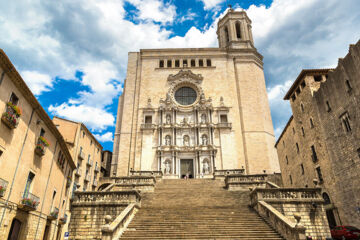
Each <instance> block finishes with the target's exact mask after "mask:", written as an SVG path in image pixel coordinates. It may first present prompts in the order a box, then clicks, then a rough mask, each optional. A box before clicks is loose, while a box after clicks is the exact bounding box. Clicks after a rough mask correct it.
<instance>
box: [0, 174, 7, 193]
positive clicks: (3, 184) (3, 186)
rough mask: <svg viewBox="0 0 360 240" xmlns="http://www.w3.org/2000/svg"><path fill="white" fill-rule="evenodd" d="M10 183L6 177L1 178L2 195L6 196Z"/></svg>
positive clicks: (0, 189)
mask: <svg viewBox="0 0 360 240" xmlns="http://www.w3.org/2000/svg"><path fill="white" fill-rule="evenodd" d="M8 184H9V182H8V181H5V180H4V179H2V178H0V197H3V196H5V192H6V189H7V186H8Z"/></svg>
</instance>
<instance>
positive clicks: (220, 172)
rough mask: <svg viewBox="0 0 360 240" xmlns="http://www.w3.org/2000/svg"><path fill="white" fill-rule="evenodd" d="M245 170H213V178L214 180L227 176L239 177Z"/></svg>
mask: <svg viewBox="0 0 360 240" xmlns="http://www.w3.org/2000/svg"><path fill="white" fill-rule="evenodd" d="M244 172H245V169H243V168H241V169H224V170H215V171H214V178H215V179H225V177H226V176H228V175H241V174H244Z"/></svg>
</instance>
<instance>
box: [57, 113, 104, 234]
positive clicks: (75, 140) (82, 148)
mask: <svg viewBox="0 0 360 240" xmlns="http://www.w3.org/2000/svg"><path fill="white" fill-rule="evenodd" d="M53 122H54V124H55V125H56V126H57V128H58V129H59V131H60V133H61V134H62V135H63V137H64V140H65V141H66V144H67V146H68V148H69V151H70V153H71V156H72V157H73V159H74V160H75V163H76V170H75V172H74V173H73V179H74V183H73V185H72V186H71V195H73V192H74V191H76V190H77V189H79V190H81V191H95V190H97V189H98V187H99V179H100V175H101V174H100V168H101V163H102V146H101V144H100V143H99V142H98V141H97V140H96V138H95V137H94V136H93V135H92V133H91V132H90V131H89V130H88V128H87V127H86V126H85V125H84V124H83V123H79V122H74V121H70V120H67V119H62V118H59V117H54V118H53ZM66 213H67V215H68V217H69V218H70V217H71V212H70V204H69V203H67V205H66ZM68 225H69V222H67V223H66V224H65V225H64V227H63V229H62V231H63V232H62V236H64V234H65V232H68Z"/></svg>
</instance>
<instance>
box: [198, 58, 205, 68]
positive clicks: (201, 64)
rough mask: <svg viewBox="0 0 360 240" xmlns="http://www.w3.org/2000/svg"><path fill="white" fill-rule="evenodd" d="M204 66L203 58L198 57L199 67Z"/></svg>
mask: <svg viewBox="0 0 360 240" xmlns="http://www.w3.org/2000/svg"><path fill="white" fill-rule="evenodd" d="M203 66H204V60H202V59H200V60H199V67H203Z"/></svg>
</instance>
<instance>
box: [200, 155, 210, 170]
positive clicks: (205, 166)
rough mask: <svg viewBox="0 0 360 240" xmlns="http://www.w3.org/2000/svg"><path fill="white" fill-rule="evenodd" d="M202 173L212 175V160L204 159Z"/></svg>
mask: <svg viewBox="0 0 360 240" xmlns="http://www.w3.org/2000/svg"><path fill="white" fill-rule="evenodd" d="M201 172H202V173H203V174H210V173H211V167H210V160H209V159H208V158H204V159H203V160H202V163H201Z"/></svg>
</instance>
